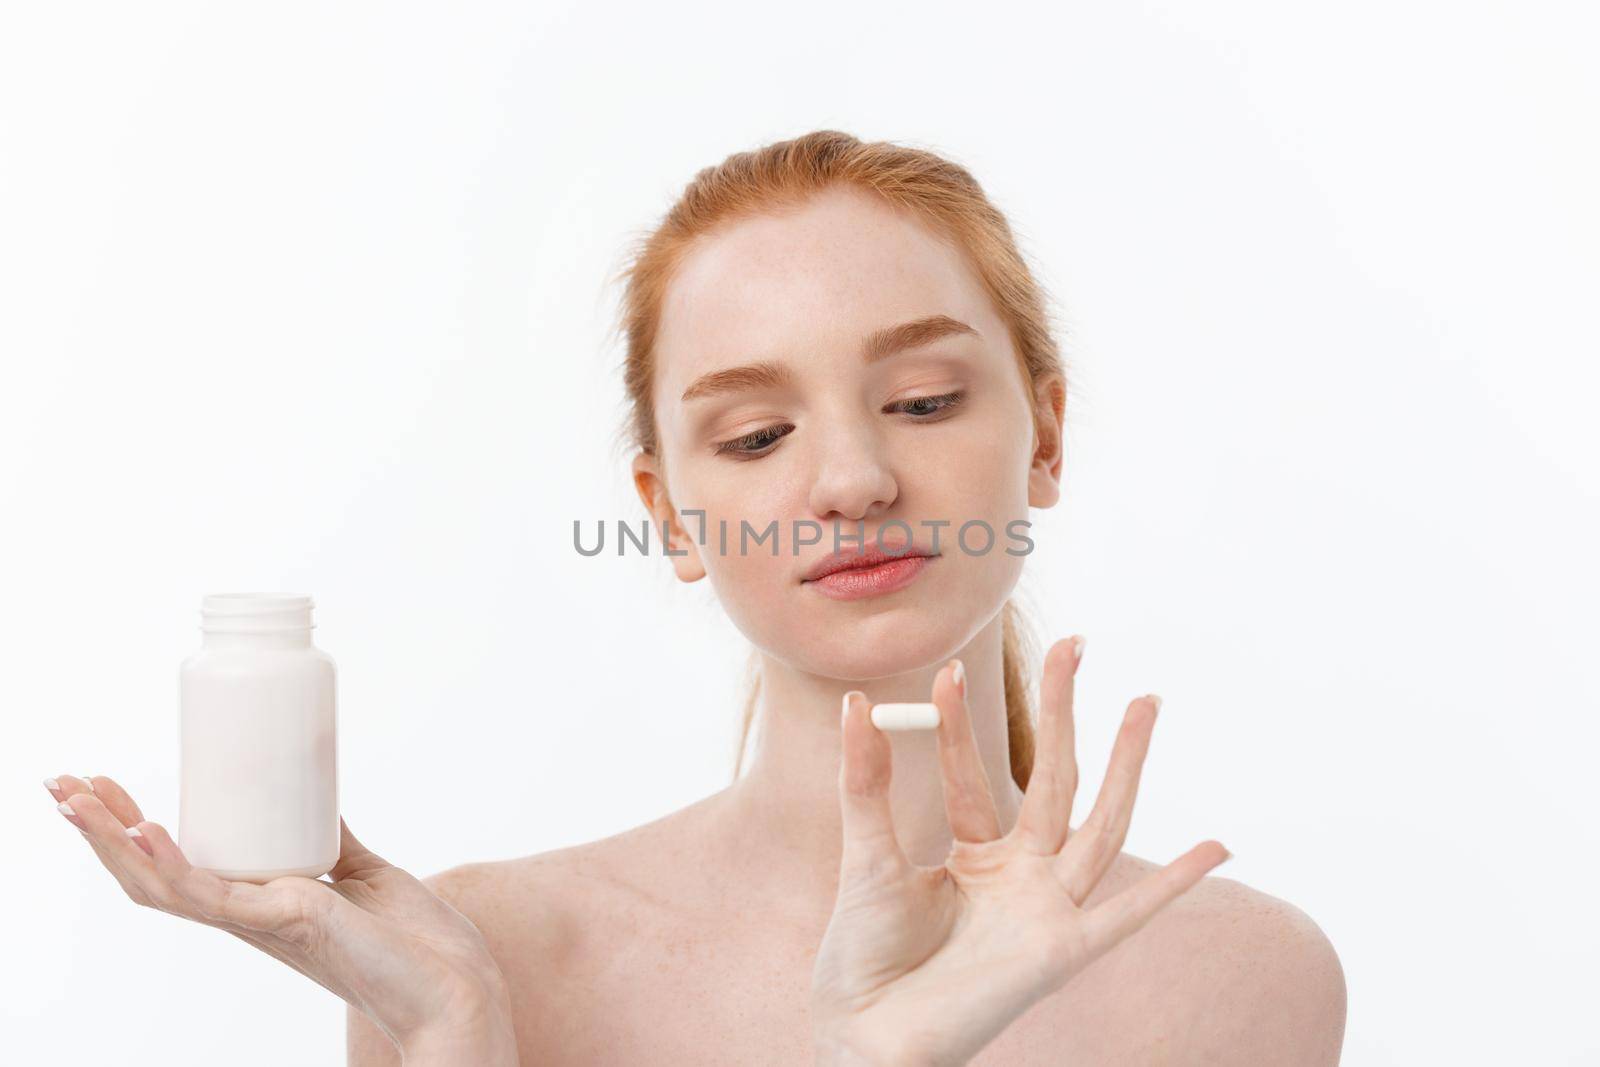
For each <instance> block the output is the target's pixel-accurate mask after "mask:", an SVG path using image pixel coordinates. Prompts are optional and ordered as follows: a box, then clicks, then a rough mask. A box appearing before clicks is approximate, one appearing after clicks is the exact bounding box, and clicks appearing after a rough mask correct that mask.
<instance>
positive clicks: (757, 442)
mask: <svg viewBox="0 0 1600 1067" xmlns="http://www.w3.org/2000/svg"><path fill="white" fill-rule="evenodd" d="M793 429H794V427H793V426H790V425H789V424H788V423H781V424H779V425H777V426H768V427H767V428H765V429H762V430H757V431H755V432H754V433H747V434H745V435H744V436H743V437H735V438H734V439H733V440H732V441H724V442H722V443H721V444H719V445H717V447H716V448H714V449H712V453H713V454H714V455H718V456H733V457H734V458H735V459H754V458H755V457H757V456H764V455H766V454H767V453H768V452H770V451H772V449H770V448H767V447H766V446H767V445H770V444H772V443H773V442H774V441H776V440H777V439H778V438H780V437H782V436H784V435H785V434H787V433H788V432H789V431H791V430H793Z"/></svg>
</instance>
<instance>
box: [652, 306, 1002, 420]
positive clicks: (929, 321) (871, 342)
mask: <svg viewBox="0 0 1600 1067" xmlns="http://www.w3.org/2000/svg"><path fill="white" fill-rule="evenodd" d="M954 334H971V335H972V336H974V337H977V336H979V334H978V331H977V330H974V329H973V328H972V327H971V326H968V325H967V324H966V323H964V322H961V321H960V320H958V319H952V318H951V317H950V316H948V315H929V316H928V317H927V318H923V319H915V320H913V321H911V322H902V323H900V324H899V325H898V326H885V327H883V328H882V329H880V330H874V331H872V332H871V333H869V334H868V335H867V336H866V339H865V340H864V341H863V342H862V345H861V359H862V361H863V362H865V363H876V362H878V361H879V360H881V359H887V358H888V357H890V356H892V355H894V354H895V353H896V352H900V351H903V350H905V349H907V348H916V347H918V346H920V345H926V344H932V343H933V342H934V341H937V340H939V339H940V338H941V337H949V336H951V335H954ZM792 380H793V376H792V374H791V373H790V371H789V368H788V367H787V366H786V365H784V364H782V363H775V362H773V361H772V360H762V361H760V362H758V363H749V364H746V365H744V366H742V367H729V368H727V369H725V370H717V371H712V372H711V373H710V374H704V375H701V376H700V377H699V378H696V379H695V380H694V383H693V384H691V385H690V386H689V388H687V389H685V390H684V391H683V399H684V400H685V401H689V400H699V399H701V398H702V397H708V396H716V395H718V394H721V393H731V392H737V391H738V390H741V389H774V388H777V387H778V386H781V385H788V384H790V382H791V381H792Z"/></svg>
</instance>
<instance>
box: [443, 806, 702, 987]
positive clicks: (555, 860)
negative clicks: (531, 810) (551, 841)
mask: <svg viewBox="0 0 1600 1067" xmlns="http://www.w3.org/2000/svg"><path fill="white" fill-rule="evenodd" d="M704 803H705V802H704V801H702V802H699V803H696V804H692V805H690V806H688V807H686V808H683V809H680V810H678V811H675V812H672V813H671V814H669V815H666V816H663V817H661V818H659V819H656V820H654V821H652V822H648V823H645V824H643V825H641V826H636V827H633V828H631V829H628V830H625V831H623V832H621V833H617V834H613V835H611V836H609V837H604V838H599V839H597V840H594V841H587V842H583V843H581V844H575V845H570V846H566V847H563V848H557V849H552V850H550V851H547V852H540V853H536V854H534V855H530V856H523V857H519V858H515V859H506V860H492V861H482V862H473V863H464V864H461V865H458V866H455V867H451V868H449V869H447V870H443V871H440V872H438V873H437V874H432V875H429V876H428V877H426V878H424V879H423V883H424V884H425V885H427V886H428V888H430V889H432V890H433V891H434V893H435V894H437V895H438V896H439V897H440V898H442V899H443V900H444V901H445V902H446V903H448V904H450V905H451V906H452V907H454V908H455V909H456V910H457V911H459V912H461V913H462V914H463V915H465V916H466V917H467V918H468V919H470V920H472V922H473V923H474V924H475V925H476V926H477V927H478V929H479V930H480V931H481V932H482V933H483V935H484V938H485V939H486V940H487V941H488V942H489V948H490V951H491V952H493V953H494V954H495V956H496V958H497V959H499V960H501V961H502V967H503V968H505V969H507V970H508V971H509V970H511V969H513V968H515V967H516V966H518V965H519V964H522V963H523V962H524V961H528V960H535V961H538V966H539V968H540V970H541V971H542V972H545V973H547V972H548V969H549V968H550V967H551V966H552V965H557V966H569V967H578V966H579V965H580V963H584V962H585V960H587V962H588V963H589V964H590V965H592V964H593V959H594V957H595V956H596V955H597V952H598V954H599V955H600V956H601V957H602V958H606V957H608V955H609V954H607V953H606V952H604V951H603V950H604V949H606V948H607V947H608V946H611V945H614V944H616V943H618V942H621V941H624V940H626V939H627V938H628V937H629V936H630V935H632V934H635V933H637V932H638V927H639V924H640V923H641V921H642V917H643V915H644V913H645V912H646V911H647V910H650V909H652V908H659V907H667V906H669V902H670V901H671V900H672V898H673V894H671V892H670V890H669V889H668V888H667V879H668V877H669V875H670V872H671V871H672V870H673V869H674V867H675V866H680V865H681V864H682V861H683V859H684V854H685V851H686V850H687V849H689V848H690V847H691V846H690V844H689V842H691V841H692V840H693V839H694V832H693V823H694V819H695V818H696V817H697V816H698V814H699V812H700V811H701V810H702V805H703V804H704ZM507 977H514V976H513V975H512V974H509V973H508V975H507Z"/></svg>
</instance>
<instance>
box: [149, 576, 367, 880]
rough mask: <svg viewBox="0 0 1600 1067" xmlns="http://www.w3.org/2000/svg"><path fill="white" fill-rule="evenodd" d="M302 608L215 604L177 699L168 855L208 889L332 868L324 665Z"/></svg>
mask: <svg viewBox="0 0 1600 1067" xmlns="http://www.w3.org/2000/svg"><path fill="white" fill-rule="evenodd" d="M312 607H313V604H312V600H311V598H310V597H309V596H302V595H299V594H295V593H217V594H213V595H210V596H207V597H204V598H203V599H202V601H201V606H200V631H201V634H202V642H201V648H200V650H199V651H198V652H196V653H195V654H194V655H192V656H190V657H189V658H188V659H186V660H184V661H183V666H182V667H181V668H180V669H179V672H178V688H179V720H180V722H179V735H180V754H179V783H180V784H179V794H178V847H179V848H181V849H182V850H183V854H184V856H185V858H187V859H188V861H189V862H190V863H191V864H193V865H194V866H196V867H203V868H205V869H206V870H209V871H211V872H212V873H213V874H215V875H217V876H218V877H220V878H227V879H231V880H235V881H243V882H256V883H261V882H269V881H271V880H272V879H274V878H279V877H282V876H284V875H302V876H304V877H307V878H315V877H317V876H318V875H322V874H326V873H327V872H328V871H329V870H331V869H332V868H333V865H334V864H335V863H337V862H338V860H339V781H338V746H337V743H336V740H337V738H336V733H337V731H336V711H335V706H334V703H335V701H334V691H335V681H336V672H335V668H334V663H333V658H332V657H331V656H329V655H328V654H327V653H326V652H323V651H322V650H321V649H319V648H317V647H316V646H314V645H313V644H312V643H311V630H312V626H313V624H312V622H311V609H312Z"/></svg>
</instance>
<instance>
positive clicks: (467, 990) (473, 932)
mask: <svg viewBox="0 0 1600 1067" xmlns="http://www.w3.org/2000/svg"><path fill="white" fill-rule="evenodd" d="M58 781H59V784H60V793H61V794H62V795H63V796H64V797H65V798H67V799H68V800H70V802H71V805H72V807H73V808H74V811H75V812H76V817H77V818H79V819H80V820H82V823H83V825H84V827H85V837H86V838H87V839H88V841H89V843H90V845H91V846H92V847H93V848H94V850H95V852H96V854H97V855H98V856H99V858H100V860H101V862H102V863H104V864H105V866H106V867H107V869H109V870H110V871H111V873H112V874H113V875H114V876H115V877H116V878H117V880H118V882H120V883H121V884H122V888H123V890H124V891H125V892H126V893H127V894H128V896H129V897H130V898H131V899H132V900H134V901H135V902H136V903H138V904H143V905H146V906H149V907H153V908H157V909H159V910H162V911H166V912H169V913H171V914H174V915H177V916H180V917H182V918H186V919H191V920H193V921H195V922H200V923H204V924H206V925H208V926H215V927H218V928H219V929H223V930H226V931H228V932H229V933H231V934H233V935H234V936H236V937H238V938H239V939H241V940H243V941H246V942H248V943H249V944H251V945H254V946H255V947H256V948H259V949H261V950H262V951H263V952H265V953H267V954H268V955H270V956H273V957H274V958H276V959H278V960H281V961H282V962H284V963H286V964H288V965H289V966H291V967H293V968H295V969H296V970H297V971H300V972H301V973H302V974H304V975H306V976H307V977H309V978H311V979H312V980H314V981H316V982H318V983H319V984H321V985H322V986H324V987H325V988H327V989H329V990H330V991H332V992H333V993H335V994H337V995H338V996H340V997H341V998H343V999H344V1000H346V1001H347V1002H349V1003H350V1004H352V1005H355V1006H356V1007H358V1008H360V1009H362V1010H363V1011H364V1012H366V1013H367V1014H368V1015H369V1016H371V1017H372V1018H373V1019H374V1021H376V1022H377V1023H379V1025H380V1026H382V1027H383V1028H384V1029H385V1030H386V1031H388V1032H389V1033H390V1034H391V1035H400V1034H404V1033H407V1032H409V1031H411V1030H413V1029H415V1028H417V1027H419V1026H421V1025H423V1023H425V1022H426V1021H428V1020H431V1019H433V1018H436V1017H439V1016H440V1015H441V1014H443V1013H445V1012H447V1011H448V1009H450V1008H451V1007H454V1006H455V1004H456V1003H457V1002H459V1000H462V999H466V998H470V997H472V996H474V995H476V994H477V993H478V992H479V990H480V988H481V987H483V986H485V985H492V984H493V983H494V982H495V981H496V980H497V977H498V974H499V972H498V968H497V966H496V964H495V963H494V960H493V958H492V957H491V956H490V955H489V952H488V949H487V946H486V945H485V943H484V940H483V937H482V935H481V934H480V933H479V931H478V929H477V928H476V927H475V926H474V925H473V924H472V922H471V921H470V920H469V919H467V918H466V916H464V915H462V914H461V913H460V912H458V911H456V910H455V909H454V908H452V907H451V906H450V905H449V904H447V903H446V902H445V901H444V900H442V899H441V898H439V897H438V896H437V895H435V894H434V893H433V892H432V891H431V890H430V889H428V887H427V886H426V885H424V884H423V883H422V882H421V881H419V880H418V879H417V878H415V877H414V876H412V875H411V874H409V873H407V872H406V871H404V870H401V869H400V868H398V867H395V866H393V865H392V864H390V863H388V862H387V861H386V860H384V859H383V858H382V857H380V856H378V855H376V854H375V853H373V852H372V851H371V850H369V849H367V848H366V847H365V846H363V845H362V844H361V842H360V841H358V840H356V838H355V836H354V835H353V834H352V833H351V832H350V828H349V827H348V826H346V825H345V822H344V820H343V819H342V818H341V819H340V820H339V829H340V854H339V860H338V862H337V863H336V864H335V865H334V868H333V870H332V871H330V872H329V874H328V878H329V879H330V880H329V881H322V880H321V879H315V878H302V877H298V876H292V875H291V876H286V877H283V878H275V879H273V880H272V881H270V882H267V883H265V884H262V885H257V884H255V883H251V882H243V881H234V880H230V879H223V878H219V877H217V876H216V875H215V874H212V873H211V872H210V871H207V870H204V869H203V868H198V867H194V866H192V865H190V863H189V862H188V860H187V859H186V858H185V857H184V855H183V852H182V851H181V850H180V849H179V848H178V845H177V843H176V842H175V841H174V840H173V839H172V837H171V835H169V834H168V833H167V831H166V829H165V827H163V826H162V825H161V824H160V823H156V822H152V821H149V820H147V819H145V817H144V814H143V813H142V812H141V811H140V810H139V807H138V805H137V804H136V803H134V800H133V798H132V797H131V796H129V795H128V793H127V792H126V791H125V790H124V789H123V788H122V787H121V786H120V785H119V784H118V783H117V782H116V781H115V780H114V779H112V778H109V777H106V776H103V775H102V776H99V777H97V778H96V779H95V780H94V784H93V785H92V786H90V785H89V784H88V783H87V782H85V784H84V785H83V786H82V787H79V785H78V784H77V783H78V782H79V781H82V780H81V779H77V778H75V777H73V776H71V775H63V776H62V777H61V778H60V779H59V780H58ZM131 826H137V827H139V829H140V831H141V835H142V838H143V840H144V842H145V844H144V845H139V844H135V843H134V841H133V839H131V838H130V837H128V836H127V835H126V834H125V832H124V831H125V828H127V827H131Z"/></svg>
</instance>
